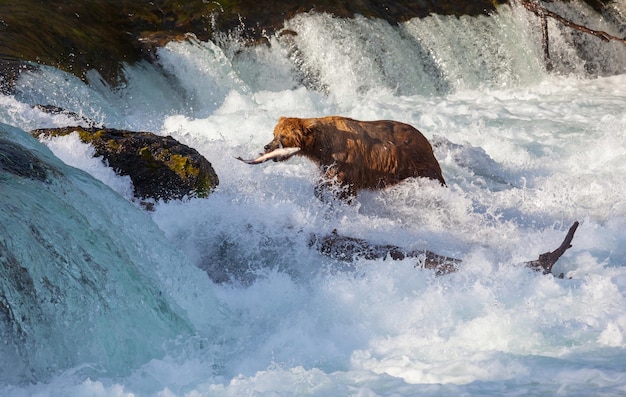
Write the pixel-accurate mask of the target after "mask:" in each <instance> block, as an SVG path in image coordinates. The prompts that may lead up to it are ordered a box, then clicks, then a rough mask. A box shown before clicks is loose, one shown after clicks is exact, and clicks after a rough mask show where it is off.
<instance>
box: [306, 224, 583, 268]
mask: <svg viewBox="0 0 626 397" xmlns="http://www.w3.org/2000/svg"><path fill="white" fill-rule="evenodd" d="M577 228H578V222H574V224H573V225H572V226H571V227H570V229H569V231H568V232H567V235H566V236H565V240H563V243H561V245H560V246H559V247H558V248H557V249H555V250H554V251H551V252H546V253H544V254H541V255H539V258H538V259H537V260H534V261H529V262H524V266H526V267H529V268H531V269H533V270H535V271H540V272H542V273H543V274H550V273H552V267H553V266H554V264H555V263H556V262H557V261H558V260H559V258H560V257H561V256H563V254H564V253H565V251H567V250H568V249H569V248H571V247H572V245H571V243H572V239H573V238H574V233H576V229H577ZM310 245H311V246H314V247H316V248H317V250H318V251H319V252H320V253H322V254H324V255H327V256H329V257H331V258H334V259H338V260H342V261H346V262H351V261H353V260H355V259H361V258H362V259H367V260H372V259H386V258H387V257H390V258H391V259H393V260H403V259H405V258H417V259H418V264H417V266H416V267H423V268H425V269H433V270H435V271H436V274H437V275H444V274H449V273H453V272H456V271H457V270H458V265H460V264H461V263H462V261H461V260H460V259H455V258H450V257H447V256H443V255H438V254H435V253H434V252H431V251H427V250H417V251H408V252H407V251H404V250H403V249H402V248H400V247H398V246H395V245H391V244H383V245H380V244H372V243H370V242H367V241H365V240H363V239H359V238H355V237H347V236H341V235H339V234H338V233H337V230H333V231H332V233H331V234H329V235H326V236H313V238H312V239H311V241H310ZM558 277H559V278H563V274H560V275H559V276H558Z"/></svg>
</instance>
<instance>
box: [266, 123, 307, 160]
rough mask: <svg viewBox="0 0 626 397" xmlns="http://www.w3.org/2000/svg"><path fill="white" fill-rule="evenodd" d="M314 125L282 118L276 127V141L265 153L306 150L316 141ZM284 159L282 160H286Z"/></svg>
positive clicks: (273, 140) (272, 142) (267, 146)
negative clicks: (283, 150)
mask: <svg viewBox="0 0 626 397" xmlns="http://www.w3.org/2000/svg"><path fill="white" fill-rule="evenodd" d="M313 126H314V123H312V122H308V121H307V120H306V119H299V118H295V117H281V118H280V119H278V124H276V127H274V139H272V141H271V142H270V143H268V144H267V145H265V146H264V149H265V153H270V152H272V151H274V150H276V149H281V148H299V149H301V150H306V148H308V147H311V145H312V142H313V140H314V135H315V134H314V130H313ZM287 158H288V157H282V158H280V160H286V159H287Z"/></svg>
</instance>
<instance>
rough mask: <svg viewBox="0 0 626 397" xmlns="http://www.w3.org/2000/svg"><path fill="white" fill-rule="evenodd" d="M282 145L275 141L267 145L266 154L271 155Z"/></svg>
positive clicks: (264, 147)
mask: <svg viewBox="0 0 626 397" xmlns="http://www.w3.org/2000/svg"><path fill="white" fill-rule="evenodd" d="M281 146H282V145H281V144H280V142H278V141H276V140H273V141H272V142H270V143H268V144H267V145H265V146H263V149H265V153H269V152H271V151H274V150H276V149H279V148H280V147H281Z"/></svg>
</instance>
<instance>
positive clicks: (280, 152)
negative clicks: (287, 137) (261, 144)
mask: <svg viewBox="0 0 626 397" xmlns="http://www.w3.org/2000/svg"><path fill="white" fill-rule="evenodd" d="M299 151H300V148H299V147H281V148H278V149H276V150H272V151H271V152H269V153H264V154H261V156H259V157H257V158H255V159H254V160H244V159H242V158H241V157H237V160H240V161H243V162H244V163H246V164H261V163H263V162H265V161H267V160H272V159H274V160H276V161H278V160H285V159H287V158H289V157H291V156H293V155H294V154H296V153H297V152H299Z"/></svg>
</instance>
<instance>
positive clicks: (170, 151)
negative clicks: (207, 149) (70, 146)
mask: <svg viewBox="0 0 626 397" xmlns="http://www.w3.org/2000/svg"><path fill="white" fill-rule="evenodd" d="M73 132H77V133H78V135H79V136H80V139H81V140H82V141H83V142H85V143H89V144H91V145H92V146H93V147H94V148H95V155H96V156H102V157H104V160H105V161H106V162H107V163H108V164H109V166H110V167H111V168H113V169H114V170H115V172H116V173H118V174H120V175H128V176H130V178H131V180H132V181H133V185H134V188H135V196H137V197H138V198H141V199H155V200H164V201H168V200H172V199H181V198H183V197H185V196H187V197H206V196H207V195H208V194H209V193H210V192H211V191H212V190H213V189H214V188H215V187H216V186H217V185H218V184H219V179H218V177H217V174H216V173H215V170H214V169H213V167H212V166H211V163H210V162H209V161H208V160H206V159H205V158H204V157H203V156H202V155H201V154H200V153H198V151H196V150H195V149H193V148H190V147H188V146H186V145H183V144H181V143H180V142H178V141H177V140H175V139H174V138H172V137H170V136H167V137H162V136H158V135H155V134H153V133H150V132H133V131H124V130H116V129H110V128H104V129H98V128H83V127H64V128H52V129H40V130H35V131H32V132H31V134H33V135H34V136H36V137H41V136H46V137H53V136H63V135H67V134H71V133H73Z"/></svg>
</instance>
